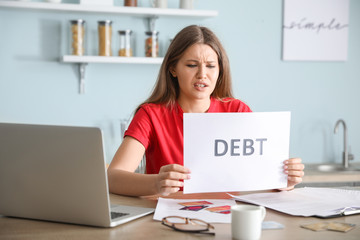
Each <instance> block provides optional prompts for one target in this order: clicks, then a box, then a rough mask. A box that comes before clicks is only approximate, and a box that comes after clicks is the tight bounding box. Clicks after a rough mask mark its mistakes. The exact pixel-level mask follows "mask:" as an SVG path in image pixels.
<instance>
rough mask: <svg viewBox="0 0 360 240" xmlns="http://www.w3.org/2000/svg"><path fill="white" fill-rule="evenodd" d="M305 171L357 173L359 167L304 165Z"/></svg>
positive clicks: (359, 169) (333, 164)
mask: <svg viewBox="0 0 360 240" xmlns="http://www.w3.org/2000/svg"><path fill="white" fill-rule="evenodd" d="M305 170H309V171H319V172H354V171H359V172H360V167H354V166H351V165H350V166H349V167H348V168H345V167H344V166H343V165H342V164H335V163H332V164H331V163H330V164H325V163H324V164H306V165H305Z"/></svg>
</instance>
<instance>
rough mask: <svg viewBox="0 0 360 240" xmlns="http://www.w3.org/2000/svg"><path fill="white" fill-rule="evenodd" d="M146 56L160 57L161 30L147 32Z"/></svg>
mask: <svg viewBox="0 0 360 240" xmlns="http://www.w3.org/2000/svg"><path fill="white" fill-rule="evenodd" d="M145 34H146V36H147V37H146V39H145V56H146V57H158V56H159V38H158V35H159V32H157V31H152V32H145Z"/></svg>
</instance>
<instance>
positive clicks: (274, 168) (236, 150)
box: [184, 112, 291, 193]
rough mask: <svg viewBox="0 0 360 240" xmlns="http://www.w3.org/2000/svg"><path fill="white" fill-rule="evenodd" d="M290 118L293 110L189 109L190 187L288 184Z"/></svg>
mask: <svg viewBox="0 0 360 240" xmlns="http://www.w3.org/2000/svg"><path fill="white" fill-rule="evenodd" d="M290 118H291V114H290V112H267V113H264V112H262V113H259V112H257V113H256V112H252V113H185V114H184V166H185V167H187V168H189V169H190V170H191V179H189V180H185V181H184V193H200V192H228V191H253V190H264V189H274V188H284V187H286V186H287V176H286V174H285V173H284V172H283V161H285V160H286V159H288V158H289V137H290ZM251 141H253V142H251ZM251 143H252V144H253V145H252V146H250V145H251ZM244 144H245V147H244ZM216 146H217V148H216ZM226 146H227V147H226ZM226 148H227V149H226Z"/></svg>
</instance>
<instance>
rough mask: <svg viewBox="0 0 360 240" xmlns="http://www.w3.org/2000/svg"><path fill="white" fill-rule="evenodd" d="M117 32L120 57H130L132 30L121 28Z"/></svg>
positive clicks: (131, 51) (131, 52)
mask: <svg viewBox="0 0 360 240" xmlns="http://www.w3.org/2000/svg"><path fill="white" fill-rule="evenodd" d="M118 32H119V37H120V49H119V56H120V57H132V56H133V49H132V45H133V44H132V31H131V30H129V29H127V30H121V31H118Z"/></svg>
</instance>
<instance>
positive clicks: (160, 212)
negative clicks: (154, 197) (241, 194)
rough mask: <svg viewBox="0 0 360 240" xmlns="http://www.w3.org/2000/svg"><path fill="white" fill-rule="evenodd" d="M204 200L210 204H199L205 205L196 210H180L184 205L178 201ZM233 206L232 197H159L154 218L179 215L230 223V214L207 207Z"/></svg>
mask: <svg viewBox="0 0 360 240" xmlns="http://www.w3.org/2000/svg"><path fill="white" fill-rule="evenodd" d="M199 201H206V202H210V203H212V204H201V205H203V206H206V208H203V209H201V210H198V211H190V210H181V208H184V206H182V205H180V204H179V203H184V202H186V203H189V202H199ZM226 205H227V206H233V205H236V202H235V200H233V199H167V198H159V199H158V203H157V205H156V209H155V214H154V218H153V219H154V220H158V221H161V220H162V219H163V218H164V217H167V216H179V217H187V218H197V219H201V220H203V221H206V222H208V223H231V214H222V213H217V212H212V211H208V210H207V208H212V207H220V206H226Z"/></svg>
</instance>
